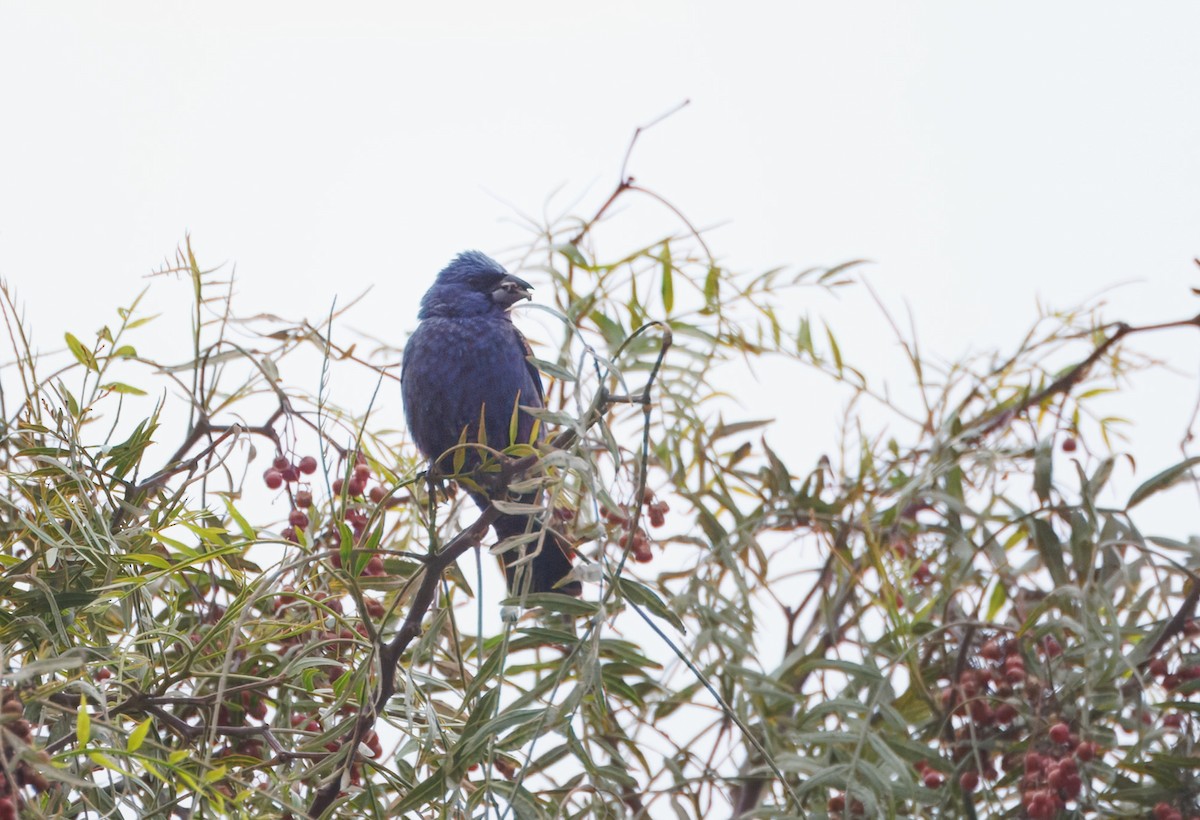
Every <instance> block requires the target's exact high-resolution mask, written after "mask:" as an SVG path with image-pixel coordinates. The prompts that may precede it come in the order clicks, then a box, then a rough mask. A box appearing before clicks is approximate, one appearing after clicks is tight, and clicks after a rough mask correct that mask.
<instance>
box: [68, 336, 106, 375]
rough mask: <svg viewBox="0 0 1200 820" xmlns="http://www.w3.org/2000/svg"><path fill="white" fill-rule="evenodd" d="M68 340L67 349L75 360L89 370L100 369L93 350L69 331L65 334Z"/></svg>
mask: <svg viewBox="0 0 1200 820" xmlns="http://www.w3.org/2000/svg"><path fill="white" fill-rule="evenodd" d="M64 338H65V339H66V340H67V349H68V350H70V351H71V355H72V356H74V357H75V360H76V361H77V362H79V363H80V364H81V365H83V366H84V367H86V368H87V369H88V370H97V371H98V370H99V369H100V366H99V365H98V364H96V357H95V356H93V355H92V351H90V350H88V349H87V348H86V347H84V346H83V343H82V342H80V341H79V340H78V339H76V338H75V336H74V335H73V334H70V333H67V334H65V335H64Z"/></svg>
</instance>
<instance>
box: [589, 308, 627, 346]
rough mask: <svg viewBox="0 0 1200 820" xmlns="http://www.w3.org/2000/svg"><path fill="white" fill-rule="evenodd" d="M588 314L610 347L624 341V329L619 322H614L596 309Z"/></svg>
mask: <svg viewBox="0 0 1200 820" xmlns="http://www.w3.org/2000/svg"><path fill="white" fill-rule="evenodd" d="M588 316H589V318H591V320H592V322H594V323H595V325H596V328H597V329H598V330H599V331H600V335H601V336H603V337H604V341H605V342H607V343H608V346H609V347H610V348H615V347H619V346H620V344H621V342H623V341H625V335H626V334H625V329H624V328H623V327H621V323H620V322H614V321H613V320H612V319H610V318H608V317H607V316H605V315H604V314H603V313H601V312H600V311H598V310H593V311H592V312H591V313H590V314H588Z"/></svg>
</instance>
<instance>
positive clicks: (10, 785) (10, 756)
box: [0, 689, 50, 820]
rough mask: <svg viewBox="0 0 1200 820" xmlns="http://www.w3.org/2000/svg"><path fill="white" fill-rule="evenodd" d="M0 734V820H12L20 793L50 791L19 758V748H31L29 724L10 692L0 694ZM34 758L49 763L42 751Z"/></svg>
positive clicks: (31, 735)
mask: <svg viewBox="0 0 1200 820" xmlns="http://www.w3.org/2000/svg"><path fill="white" fill-rule="evenodd" d="M0 727H3V728H2V729H0V734H3V736H4V740H3V744H2V745H0V754H2V755H3V759H2V760H0V820H16V818H17V809H18V808H20V806H21V803H22V802H23V798H22V796H21V791H20V790H21V789H22V788H23V787H25V786H30V787H32V788H33V789H35V790H36V791H39V792H44V791H46V790H47V789H49V788H50V782H49V781H48V780H47V779H46V776H45V775H43V774H42V773H41V772H39V771H38V770H37V769H35V768H34V767H33V766H31V765H30V764H29V762H28V761H27V760H24V759H20V758H21V757H22V755H21V752H22V751H23V749H22V748H21V747H25V748H28V747H30V746H32V745H33V724H31V723H30V722H29V721H28V720H26V719H25V705H24V704H23V703H21V699H20V697H18V696H17V693H16V692H15V691H13V690H12V689H4V690H2V691H0ZM37 758H38V759H39V760H41V761H42V762H44V763H49V762H50V755H48V754H46V752H45V750H39V751H38V752H37Z"/></svg>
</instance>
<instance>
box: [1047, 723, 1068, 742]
mask: <svg viewBox="0 0 1200 820" xmlns="http://www.w3.org/2000/svg"><path fill="white" fill-rule="evenodd" d="M1070 737H1071V727H1070V726H1068V725H1067V724H1065V723H1056V724H1054V725H1053V726H1051V727H1050V739H1051V740H1052V741H1054V742H1055V743H1058V744H1063V743H1066V742H1067V739H1068V738H1070Z"/></svg>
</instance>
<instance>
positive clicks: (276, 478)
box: [263, 467, 283, 490]
mask: <svg viewBox="0 0 1200 820" xmlns="http://www.w3.org/2000/svg"><path fill="white" fill-rule="evenodd" d="M263 481H264V482H265V483H266V485H267V488H268V489H271V490H278V489H279V488H280V487H282V486H283V474H282V473H280V472H279V471H278V470H276V469H275V468H274V467H272V468H271V469H269V470H267V471H266V472H265V473H263Z"/></svg>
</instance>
